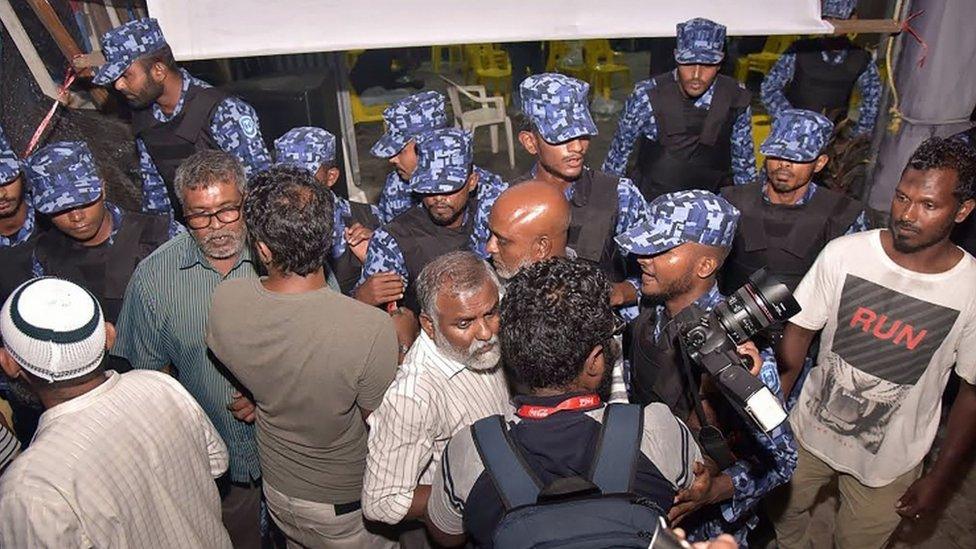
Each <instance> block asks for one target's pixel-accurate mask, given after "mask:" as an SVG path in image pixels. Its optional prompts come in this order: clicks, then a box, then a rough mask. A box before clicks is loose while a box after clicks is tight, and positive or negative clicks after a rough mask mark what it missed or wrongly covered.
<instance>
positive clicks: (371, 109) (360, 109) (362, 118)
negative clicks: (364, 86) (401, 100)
mask: <svg viewBox="0 0 976 549" xmlns="http://www.w3.org/2000/svg"><path fill="white" fill-rule="evenodd" d="M349 103H350V107H351V108H352V123H353V125H355V124H364V123H367V122H382V121H383V111H384V110H385V109H386V108H387V107H389V106H390V104H389V103H380V104H378V105H370V106H368V107H367V106H366V105H363V101H362V100H361V99H360V98H359V94H358V93H356V90H353V89H350V90H349Z"/></svg>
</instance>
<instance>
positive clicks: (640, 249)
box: [614, 226, 682, 255]
mask: <svg viewBox="0 0 976 549" xmlns="http://www.w3.org/2000/svg"><path fill="white" fill-rule="evenodd" d="M614 240H616V241H617V244H618V245H619V246H620V247H621V248H623V249H624V250H627V252H628V253H632V254H634V255H657V254H659V253H661V252H666V251H668V250H670V249H671V248H674V247H675V246H678V245H679V244H681V243H682V240H681V239H679V238H677V237H668V233H667V231H660V230H655V229H650V230H648V229H647V227H646V226H638V227H633V228H632V229H630V230H628V231H626V232H624V233H622V234H618V235H617V236H616V237H614ZM643 242H653V244H644V243H643Z"/></svg>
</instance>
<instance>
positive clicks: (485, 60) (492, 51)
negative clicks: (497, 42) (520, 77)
mask: <svg viewBox="0 0 976 549" xmlns="http://www.w3.org/2000/svg"><path fill="white" fill-rule="evenodd" d="M464 57H465V61H466V62H467V63H468V66H469V67H470V70H471V73H473V74H474V79H475V82H476V83H478V84H481V85H482V86H484V87H485V88H486V89H489V90H491V91H492V92H493V94H494V95H500V96H502V97H504V98H505V104H506V105H507V104H508V102H509V91H510V90H511V88H512V64H511V63H510V62H509V59H508V52H506V51H505V50H502V49H497V48H495V47H494V45H492V44H468V45H466V46H465V47H464Z"/></svg>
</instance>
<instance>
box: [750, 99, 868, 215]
mask: <svg viewBox="0 0 976 549" xmlns="http://www.w3.org/2000/svg"><path fill="white" fill-rule="evenodd" d="M833 131H834V123H833V122H831V121H830V119H829V118H827V117H826V116H824V115H822V114H820V113H817V112H813V111H808V110H804V109H786V110H784V111H781V112H780V113H779V114H778V115H777V116H776V117H775V118H774V119H773V124H772V127H771V128H770V130H769V136H767V137H766V140H765V141H763V143H762V145H760V146H759V152H761V153H763V154H764V155H765V156H767V157H771V158H782V159H784V160H791V161H793V162H813V161H814V160H816V159H817V157H819V156H820V155H821V154H823V153H824V150H825V149H826V148H827V143H829V142H830V137H831V135H832V134H833ZM761 181H762V182H763V185H762V191H763V200H765V201H766V202H769V197H768V196H767V195H766V185H768V184H769V181H768V180H767V178H766V170H765V168H764V169H763V173H762V179H761ZM818 187H819V185H817V183H816V182H815V181H812V182H811V184H810V185H809V186H808V187H807V190H806V192H805V193H804V194H803V196H802V197H801V198H800V200H798V201H797V202H796V203H795V205H796V206H802V205H803V204H806V203H807V202H809V201H810V199H812V198H813V195H814V194H815V193H816V192H817V188H818ZM866 230H868V219H867V214H865V213H864V211H861V214H860V215H858V216H857V219H855V220H854V222H853V223H851V226H850V227H848V229H847V232H846V233H845V234H854V233H859V232H861V231H866Z"/></svg>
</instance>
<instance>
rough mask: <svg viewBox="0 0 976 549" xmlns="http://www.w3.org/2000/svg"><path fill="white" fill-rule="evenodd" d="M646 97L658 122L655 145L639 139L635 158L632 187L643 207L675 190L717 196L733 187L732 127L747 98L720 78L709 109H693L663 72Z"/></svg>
mask: <svg viewBox="0 0 976 549" xmlns="http://www.w3.org/2000/svg"><path fill="white" fill-rule="evenodd" d="M654 80H655V82H656V83H657V85H656V86H655V87H654V88H652V89H651V90H650V91H649V92H648V96H649V98H650V101H651V108H653V109H654V117H655V119H656V121H657V129H658V135H657V141H651V140H650V139H647V137H644V138H643V139H642V141H641V144H640V149H639V151H638V153H637V165H636V170H635V171H634V173H633V174H632V175H633V179H634V183H635V184H636V185H637V187H638V188H639V189H640V191H641V193H642V194H643V195H644V198H645V199H647V201H648V202H650V201H651V200H653V199H654V198H656V197H658V196H660V195H662V194H665V193H670V192H674V191H683V190H689V189H703V190H707V191H711V192H718V189H719V188H720V187H723V186H725V185H729V184H731V183H732V128H733V126H734V125H735V120H736V118H738V117H739V115H740V114H742V112H743V111H745V109H746V108H747V107H748V106H749V101H750V100H751V95H750V94H749V92H748V91H746V90H744V89H742V88H741V87H739V85H738V83H736V81H735V80H733V79H732V78H729V77H728V76H725V75H721V74H720V75H718V77H717V78H716V79H715V84H714V86H715V91H714V95H713V96H712V104H711V106H710V107H709V108H708V110H705V109H699V108H698V107H695V100H694V99H689V98H687V97H685V96H684V94H682V93H681V89H680V84H679V83H678V82H677V81H676V80H675V79H674V76H673V75H672V73H670V72H668V73H665V74H662V75H659V76H657V77H655V79H654Z"/></svg>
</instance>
